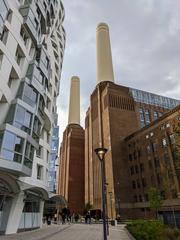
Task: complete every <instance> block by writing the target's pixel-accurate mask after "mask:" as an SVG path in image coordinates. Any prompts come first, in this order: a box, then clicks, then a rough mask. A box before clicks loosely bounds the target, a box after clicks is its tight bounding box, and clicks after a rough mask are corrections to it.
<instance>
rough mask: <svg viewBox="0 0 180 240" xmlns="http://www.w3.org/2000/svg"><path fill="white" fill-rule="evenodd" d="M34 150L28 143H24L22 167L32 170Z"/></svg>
mask: <svg viewBox="0 0 180 240" xmlns="http://www.w3.org/2000/svg"><path fill="white" fill-rule="evenodd" d="M34 151H35V148H34V146H32V145H31V144H30V143H29V142H27V143H26V149H25V159H24V165H25V166H26V167H28V168H30V169H32V164H33V159H34Z"/></svg>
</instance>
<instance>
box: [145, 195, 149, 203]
mask: <svg viewBox="0 0 180 240" xmlns="http://www.w3.org/2000/svg"><path fill="white" fill-rule="evenodd" d="M145 201H146V202H148V201H149V196H148V194H147V193H146V194H145Z"/></svg>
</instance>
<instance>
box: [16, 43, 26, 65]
mask: <svg viewBox="0 0 180 240" xmlns="http://www.w3.org/2000/svg"><path fill="white" fill-rule="evenodd" d="M24 57H25V55H24V53H23V51H22V50H21V49H20V47H19V46H18V47H17V50H16V57H15V58H16V62H17V64H18V65H19V66H20V65H21V64H22V62H23V59H24Z"/></svg>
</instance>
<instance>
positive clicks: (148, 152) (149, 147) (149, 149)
mask: <svg viewBox="0 0 180 240" xmlns="http://www.w3.org/2000/svg"><path fill="white" fill-rule="evenodd" d="M146 150H147V154H150V153H151V146H150V145H148V146H147V147H146Z"/></svg>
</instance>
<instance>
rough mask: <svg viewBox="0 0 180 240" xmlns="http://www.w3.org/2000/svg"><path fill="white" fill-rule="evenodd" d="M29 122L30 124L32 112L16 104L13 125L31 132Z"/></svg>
mask: <svg viewBox="0 0 180 240" xmlns="http://www.w3.org/2000/svg"><path fill="white" fill-rule="evenodd" d="M31 124H32V113H30V112H28V111H26V109H25V108H23V107H21V106H20V105H17V107H16V113H15V120H14V125H15V126H16V127H18V128H20V129H21V130H23V131H25V132H27V133H28V134H30V132H31Z"/></svg>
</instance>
